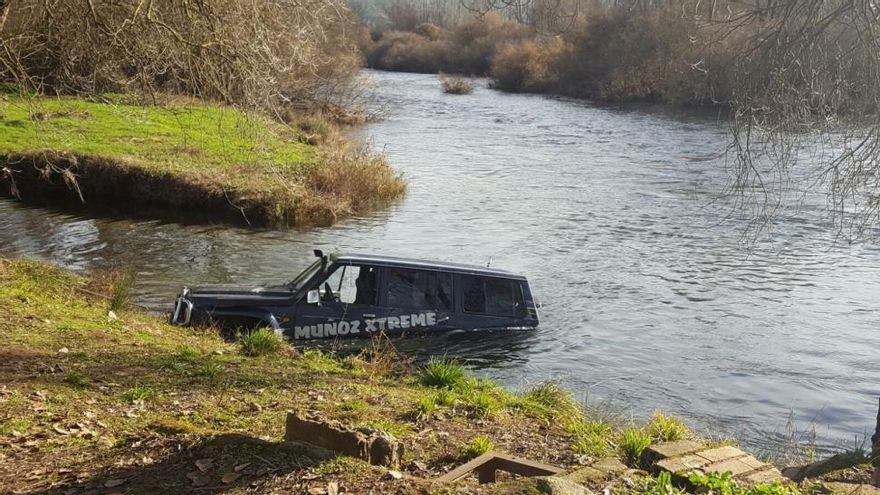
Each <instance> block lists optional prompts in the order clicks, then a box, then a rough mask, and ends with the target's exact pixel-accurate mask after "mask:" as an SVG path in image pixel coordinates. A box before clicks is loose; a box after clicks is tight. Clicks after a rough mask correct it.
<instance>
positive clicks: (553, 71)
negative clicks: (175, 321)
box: [490, 37, 564, 92]
mask: <svg viewBox="0 0 880 495" xmlns="http://www.w3.org/2000/svg"><path fill="white" fill-rule="evenodd" d="M563 49H564V43H563V41H562V40H561V39H560V38H557V37H553V38H542V39H530V40H524V41H520V42H518V43H511V44H508V45H505V46H504V47H503V48H502V49H501V50H500V51H499V52H498V54H497V55H495V58H494V59H493V60H492V69H491V71H490V72H491V74H492V85H493V87H496V88H499V89H503V90H505V91H529V92H545V91H550V90H551V89H553V88H556V87H557V86H558V83H559V68H558V64H559V61H560V56H561V55H562V51H563Z"/></svg>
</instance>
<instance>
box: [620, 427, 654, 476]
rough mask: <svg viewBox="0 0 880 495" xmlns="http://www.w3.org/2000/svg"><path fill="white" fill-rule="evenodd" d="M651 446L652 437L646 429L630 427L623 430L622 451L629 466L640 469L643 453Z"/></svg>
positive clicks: (621, 438) (621, 437)
mask: <svg viewBox="0 0 880 495" xmlns="http://www.w3.org/2000/svg"><path fill="white" fill-rule="evenodd" d="M650 445H651V435H649V434H648V432H647V431H645V429H644V428H639V427H638V426H636V425H629V426H627V427H626V428H624V429H623V432H621V435H620V450H621V453H622V454H623V459H624V462H626V463H627V465H629V466H633V467H638V466H639V463H640V462H641V459H642V452H644V451H645V449H647V448H648V447H649V446H650Z"/></svg>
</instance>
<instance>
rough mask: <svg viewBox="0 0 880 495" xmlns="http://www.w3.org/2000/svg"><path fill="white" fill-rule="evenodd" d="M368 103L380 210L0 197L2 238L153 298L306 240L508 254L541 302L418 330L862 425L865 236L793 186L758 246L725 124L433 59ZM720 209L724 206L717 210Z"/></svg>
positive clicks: (534, 364) (628, 400) (728, 420)
mask: <svg viewBox="0 0 880 495" xmlns="http://www.w3.org/2000/svg"><path fill="white" fill-rule="evenodd" d="M368 77H370V78H371V79H372V80H373V81H374V82H375V88H374V92H375V99H376V102H377V104H379V105H381V106H382V107H383V108H384V109H385V120H384V121H382V122H380V123H376V124H371V125H369V126H368V127H367V128H366V129H365V130H363V131H362V133H363V134H365V135H366V138H367V139H369V140H370V142H371V143H372V144H373V145H374V146H375V147H376V148H377V149H384V150H385V152H386V153H387V155H388V157H389V159H390V161H391V163H392V164H393V165H394V166H395V167H396V168H398V169H399V170H400V171H402V172H403V173H404V174H405V176H406V178H407V180H408V181H409V194H408V196H407V197H406V199H404V200H403V201H401V202H400V203H398V204H397V205H395V206H393V207H392V208H390V209H388V210H385V211H382V212H379V213H375V214H373V215H369V216H365V217H361V218H356V219H352V220H348V221H345V222H343V223H340V224H339V225H336V226H334V227H331V228H321V229H314V230H307V231H254V230H246V229H240V228H230V227H227V226H182V225H178V224H171V223H160V222H154V221H139V220H138V221H135V220H126V219H112V218H111V219H107V218H92V217H77V216H69V215H64V214H59V213H56V212H50V211H46V210H43V209H34V208H28V207H24V206H21V205H20V204H18V203H14V202H12V201H9V200H0V254H6V255H26V256H32V257H38V258H43V259H49V260H53V261H56V262H58V263H60V264H61V265H63V266H66V267H69V268H72V269H76V270H87V269H92V268H96V267H104V266H125V267H130V268H132V269H134V270H136V271H137V272H138V275H139V278H138V286H137V288H136V291H137V299H138V301H139V302H141V303H143V304H145V305H147V306H150V307H152V308H156V309H160V310H168V309H169V304H170V302H171V300H172V297H173V295H174V293H175V292H176V291H177V290H178V289H179V288H180V286H181V285H184V284H190V285H200V284H212V285H213V284H230V285H243V286H252V285H258V284H263V283H266V282H270V281H276V282H277V281H286V280H289V279H291V278H292V277H293V275H295V274H296V273H297V272H298V271H299V270H300V269H301V268H303V267H305V266H306V264H307V263H309V262H310V261H311V256H312V255H311V249H312V248H314V247H322V248H325V249H330V250H339V251H355V252H379V253H386V254H394V255H401V256H418V257H424V258H429V259H441V260H451V261H461V262H474V263H479V264H485V263H487V262H488V261H489V260H490V259H491V260H492V266H495V267H501V268H507V269H510V270H515V271H519V272H523V273H525V274H526V275H527V276H528V277H529V279H530V281H531V284H532V289H533V292H534V293H535V294H536V295H537V296H538V298H539V299H540V300H541V302H542V303H543V308H542V310H541V316H542V321H541V326H540V327H539V329H538V330H536V331H533V332H525V333H514V334H510V333H508V334H499V335H472V336H469V337H467V338H464V339H462V338H458V339H448V338H434V339H423V338H420V339H416V340H413V341H409V342H401V343H400V346H401V347H402V348H403V349H404V350H406V351H409V352H412V353H416V354H419V355H422V356H424V355H428V354H450V355H458V356H461V357H462V358H463V359H466V360H467V361H468V362H469V363H471V364H472V365H473V366H474V367H476V368H477V369H479V370H480V372H481V373H482V374H484V375H488V376H491V377H494V378H497V379H499V380H501V381H503V382H505V383H507V384H509V385H512V386H514V387H519V386H524V385H527V384H529V383H534V382H538V381H541V380H545V379H548V378H552V379H559V380H563V381H564V382H565V383H566V384H567V385H568V386H570V387H571V388H572V389H573V390H575V391H577V392H578V394H580V395H581V396H582V397H589V400H590V401H603V402H605V401H611V402H612V403H613V404H614V408H615V409H617V410H619V411H623V414H625V415H630V414H631V415H634V416H636V417H644V416H646V415H648V414H650V413H651V412H653V410H654V409H663V410H666V411H669V412H672V413H674V414H677V415H680V416H683V417H685V418H687V419H688V420H689V422H691V424H693V425H696V426H697V427H698V428H702V429H704V430H708V431H712V432H714V433H716V434H717V433H725V434H729V435H734V436H737V437H739V438H741V439H744V440H745V441H746V443H747V444H750V445H752V446H757V447H760V446H763V445H764V443H765V441H766V439H767V438H768V437H774V436H779V435H782V434H783V433H784V430H785V424H786V421H787V419H788V417H789V411H792V412H793V416H794V419H795V420H796V422H797V424H798V426H799V427H800V428H801V429H806V428H807V427H808V426H809V425H810V424H811V423H815V424H816V428H817V433H818V436H819V439H820V441H821V442H822V443H824V444H825V445H842V444H847V443H849V444H851V443H852V441H853V439H854V438H855V437H856V436H857V435H859V436H861V435H864V434H865V433H866V432H868V431H869V429H870V428H871V427H872V425H873V418H874V415H875V414H876V404H877V403H876V396H877V395H878V392H880V387H878V380H877V379H878V351H880V335H878V332H877V326H878V323H880V312H878V296H880V250H878V249H877V248H876V247H874V246H871V245H861V244H860V245H856V246H851V245H847V244H845V243H842V242H835V239H834V234H833V229H831V228H830V227H829V225H828V222H827V220H826V219H825V217H824V215H823V213H822V211H821V207H822V206H823V203H822V201H821V200H816V201H814V203H815V204H810V201H807V204H804V205H803V206H802V207H801V208H800V209H799V210H798V211H797V213H795V214H791V213H789V214H788V215H787V216H784V217H782V218H780V219H779V222H778V224H777V225H776V226H775V227H774V229H773V231H772V233H771V234H772V235H771V236H770V237H766V238H764V239H763V240H762V241H760V242H758V243H757V244H750V245H745V244H743V243H742V241H741V237H742V234H743V231H744V230H743V229H744V228H745V227H744V223H743V222H742V221H739V220H733V219H731V215H730V214H731V211H730V209H729V208H728V207H727V206H724V204H723V203H716V202H714V201H713V200H715V199H716V198H717V197H718V193H719V192H720V191H721V190H722V189H723V188H724V186H725V185H726V184H727V182H726V180H727V179H726V175H725V171H724V167H723V166H722V164H721V162H720V161H719V160H718V159H717V158H715V157H716V156H717V154H718V152H719V151H721V150H722V149H723V147H724V145H725V143H726V135H725V131H726V128H725V126H723V125H720V124H718V123H717V122H715V121H713V120H712V119H710V118H705V117H699V118H698V117H693V116H691V117H683V116H680V115H678V116H671V115H666V114H663V113H658V112H646V111H640V110H633V109H615V108H605V107H595V106H591V105H589V104H586V103H580V102H573V101H568V100H560V99H552V98H547V97H541V96H526V95H510V94H503V93H498V92H494V91H491V90H488V89H483V88H478V89H477V90H476V92H475V93H474V94H472V95H467V96H450V95H444V94H443V93H442V92H441V91H440V88H439V83H438V81H437V80H436V78H434V77H432V76H425V75H412V74H391V73H370V74H369V75H368ZM734 217H735V215H734Z"/></svg>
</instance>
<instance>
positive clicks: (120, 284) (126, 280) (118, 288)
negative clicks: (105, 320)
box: [110, 272, 135, 312]
mask: <svg viewBox="0 0 880 495" xmlns="http://www.w3.org/2000/svg"><path fill="white" fill-rule="evenodd" d="M134 282H135V274H134V273H132V272H125V273H122V274H120V275H119V277H117V278H116V280H114V281H113V285H112V286H111V287H110V311H114V312H119V311H122V310H123V309H125V306H126V305H127V304H128V299H129V296H130V294H131V289H132V287H134Z"/></svg>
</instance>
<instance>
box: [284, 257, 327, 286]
mask: <svg viewBox="0 0 880 495" xmlns="http://www.w3.org/2000/svg"><path fill="white" fill-rule="evenodd" d="M320 269H321V260H318V261H315V262H314V263H312V264H311V265H309V267H308V268H306V269H305V270H303V272H302V273H300V274H299V275H297V276H296V278H295V279H293V280H292V281H291V282H290V283H289V284H287V286H288V287H290V290H296V289H299V288H300V287H302V284H303V283H305V281H306V280H308V279H310V278H312V275H314V274H316V273H318V270H320Z"/></svg>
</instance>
